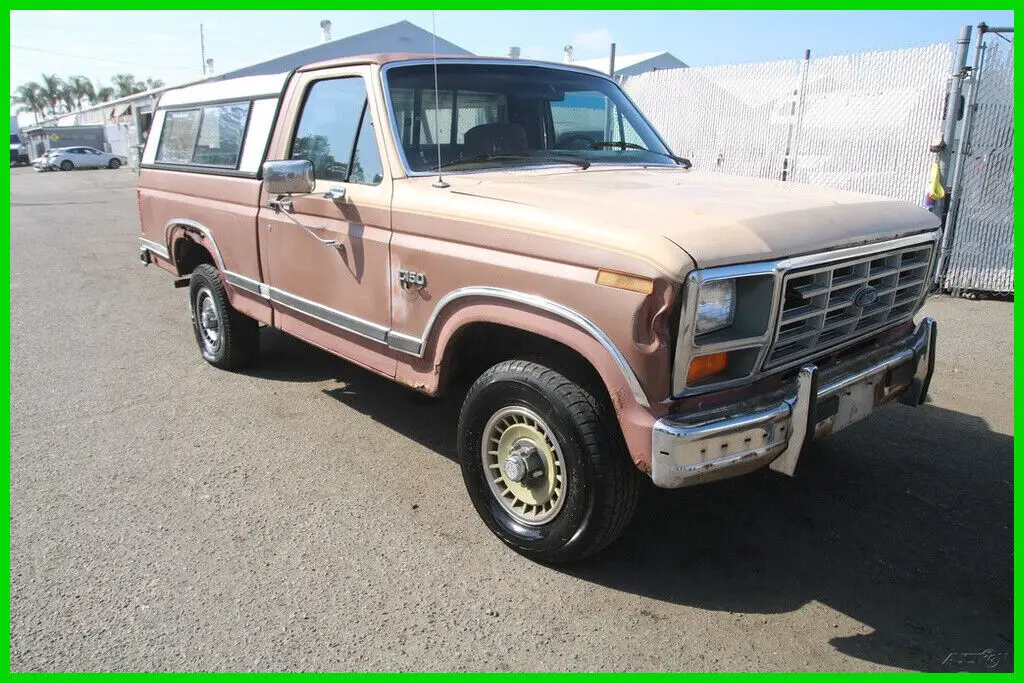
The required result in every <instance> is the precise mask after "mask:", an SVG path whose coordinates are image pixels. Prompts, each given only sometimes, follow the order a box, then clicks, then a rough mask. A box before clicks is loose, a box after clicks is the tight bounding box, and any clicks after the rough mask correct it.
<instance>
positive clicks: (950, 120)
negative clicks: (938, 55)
mask: <svg viewBox="0 0 1024 683" xmlns="http://www.w3.org/2000/svg"><path fill="white" fill-rule="evenodd" d="M970 44H971V27H970V26H964V27H963V28H961V29H960V38H959V39H958V40H957V41H956V57H955V58H954V60H953V73H952V74H951V75H950V83H949V93H948V95H947V97H946V120H945V121H944V122H943V124H944V125H943V127H942V141H941V142H940V144H939V147H940V151H939V168H940V169H941V170H942V177H943V178H945V179H947V180H948V179H949V178H950V175H949V171H950V162H951V161H952V160H953V138H954V137H955V136H956V123H957V121H958V120H959V118H960V114H961V113H962V112H960V93H961V92H962V90H963V83H964V77H965V76H966V66H967V48H968V46H969V45H970ZM946 189H947V190H948V189H949V184H948V183H947V184H946ZM943 204H945V205H946V206H947V207H948V205H949V201H948V200H947V201H945V202H943Z"/></svg>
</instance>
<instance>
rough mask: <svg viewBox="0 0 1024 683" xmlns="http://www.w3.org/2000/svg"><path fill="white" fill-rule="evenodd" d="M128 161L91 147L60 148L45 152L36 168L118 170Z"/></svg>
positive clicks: (117, 155)
mask: <svg viewBox="0 0 1024 683" xmlns="http://www.w3.org/2000/svg"><path fill="white" fill-rule="evenodd" d="M126 163H128V160H127V159H126V158H125V157H123V156H121V155H119V154H110V153H109V152H101V151H99V150H98V149H93V148H92V147H60V148H57V149H51V150H49V151H47V153H46V154H45V155H43V157H42V158H41V159H39V161H37V162H36V168H38V169H39V170H48V169H54V170H56V169H60V170H62V171H73V170H74V169H76V168H120V167H121V166H122V165H124V164H126Z"/></svg>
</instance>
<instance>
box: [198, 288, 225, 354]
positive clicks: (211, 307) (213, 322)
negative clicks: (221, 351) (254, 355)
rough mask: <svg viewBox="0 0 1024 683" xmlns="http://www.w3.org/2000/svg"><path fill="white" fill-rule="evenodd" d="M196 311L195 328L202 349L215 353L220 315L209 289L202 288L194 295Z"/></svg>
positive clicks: (221, 331)
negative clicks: (197, 331)
mask: <svg viewBox="0 0 1024 683" xmlns="http://www.w3.org/2000/svg"><path fill="white" fill-rule="evenodd" d="M195 307H196V311H198V320H197V323H198V324H197V326H196V328H197V329H198V330H199V338H200V341H201V342H202V344H203V350H204V351H206V352H207V353H211V354H212V353H216V352H217V349H218V348H220V340H221V335H222V333H223V330H221V321H220V315H219V314H218V313H217V306H216V304H214V303H213V294H212V293H211V292H210V290H209V289H207V288H205V287H204V288H203V289H201V290H199V294H197V295H196V304H195Z"/></svg>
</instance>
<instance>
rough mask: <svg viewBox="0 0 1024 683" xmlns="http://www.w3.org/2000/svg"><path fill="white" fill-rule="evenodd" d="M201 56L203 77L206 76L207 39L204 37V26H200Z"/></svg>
mask: <svg viewBox="0 0 1024 683" xmlns="http://www.w3.org/2000/svg"><path fill="white" fill-rule="evenodd" d="M199 54H200V55H202V59H203V62H202V63H203V75H204V76H205V75H206V39H205V38H204V37H203V25H202V24H199Z"/></svg>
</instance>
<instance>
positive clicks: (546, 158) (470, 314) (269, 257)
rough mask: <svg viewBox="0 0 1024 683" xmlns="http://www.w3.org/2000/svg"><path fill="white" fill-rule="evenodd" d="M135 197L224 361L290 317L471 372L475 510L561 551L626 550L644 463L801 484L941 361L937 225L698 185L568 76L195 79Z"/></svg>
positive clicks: (924, 217)
mask: <svg viewBox="0 0 1024 683" xmlns="http://www.w3.org/2000/svg"><path fill="white" fill-rule="evenodd" d="M681 106H685V103H682V104H681ZM138 195H139V212H140V214H141V222H142V238H141V239H142V241H141V257H142V260H143V262H144V263H147V264H148V263H156V264H157V265H159V266H160V267H161V268H164V269H166V270H168V271H170V272H171V273H173V274H174V275H175V276H177V277H178V278H185V277H189V278H190V279H189V280H188V281H187V283H186V281H185V280H179V283H180V284H181V285H185V284H188V285H189V301H190V305H191V312H192V325H193V327H194V330H195V338H196V341H197V343H198V346H199V350H200V352H201V353H202V355H203V357H204V358H205V359H206V360H207V361H209V363H211V364H212V365H214V366H216V367H219V368H225V369H232V368H240V367H242V366H244V365H246V364H247V363H251V362H253V361H254V360H255V358H256V355H257V351H258V348H259V344H258V337H259V331H260V327H262V326H273V327H276V328H278V329H280V330H283V331H284V332H287V333H289V334H292V335H294V336H296V337H298V338H300V339H303V340H305V341H307V342H309V343H310V344H313V345H315V346H318V347H320V348H322V349H326V350H327V351H329V352H331V353H333V354H336V355H338V356H340V357H342V358H345V359H347V360H348V361H351V362H352V363H356V364H358V365H360V366H362V367H364V368H368V369H370V370H372V371H374V372H376V373H379V374H380V375H383V376H385V377H388V378H391V379H393V380H395V381H397V382H400V383H402V384H405V385H407V386H409V387H411V388H413V389H415V390H417V391H420V392H423V393H425V394H429V395H437V394H440V393H441V392H443V391H445V390H446V389H451V390H454V389H456V388H461V389H464V388H465V387H466V386H468V387H469V388H468V391H467V392H466V394H465V399H464V403H463V407H462V412H461V416H460V418H459V425H458V451H459V453H458V456H459V459H460V462H461V467H462V473H463V477H464V480H465V484H466V488H467V489H468V491H469V495H470V498H471V499H472V501H473V504H474V506H475V507H476V509H477V511H478V512H479V513H480V516H481V517H482V518H483V520H484V522H485V523H486V524H487V525H488V527H490V529H491V530H492V531H493V532H494V533H495V534H496V535H497V536H498V537H499V538H501V539H502V540H503V541H504V542H506V543H508V544H509V545H510V546H512V547H513V548H515V549H516V550H518V551H519V552H521V553H523V554H525V555H527V556H529V557H532V558H536V559H538V560H543V561H565V560H572V559H577V558H581V557H585V556H588V555H590V554H592V553H594V552H596V551H597V550H599V549H601V548H603V547H604V546H606V545H608V544H609V543H611V542H612V541H613V540H614V539H615V538H616V537H617V536H618V535H619V534H620V533H621V532H622V530H623V529H624V528H625V526H626V525H627V523H628V522H629V520H630V518H631V517H632V515H633V512H634V509H635V503H636V499H637V496H638V491H639V487H640V486H641V484H642V480H643V479H644V477H646V478H648V479H650V480H652V481H653V483H654V484H655V485H657V486H661V487H669V488H672V487H682V486H688V485H692V484H699V483H703V482H707V481H711V480H714V479H718V478H722V477H728V476H733V475H736V474H742V473H745V472H749V471H752V470H754V469H756V468H759V467H762V466H765V465H770V466H771V467H772V468H773V469H775V470H778V471H780V472H784V473H786V474H792V473H793V470H794V468H795V466H796V463H797V458H798V456H799V455H800V453H801V450H802V449H803V447H804V446H805V444H806V443H807V442H808V441H809V440H810V439H812V438H814V437H815V436H822V435H825V434H829V433H832V432H834V431H836V430H839V429H841V428H843V427H845V426H847V425H849V424H851V423H853V422H854V421H856V420H858V419H860V418H862V417H864V416H865V415H867V414H868V413H870V412H871V411H872V410H874V409H875V408H877V407H879V406H880V405H882V404H883V403H886V402H888V401H890V400H893V399H896V398H899V399H901V400H902V401H904V402H905V403H909V404H912V405H917V404H920V403H921V402H922V401H923V400H924V397H925V393H926V391H927V389H928V383H929V380H930V378H931V374H932V369H933V364H934V362H933V354H934V345H935V324H934V322H933V321H932V320H930V319H928V318H924V319H922V320H920V322H918V323H916V324H915V322H914V316H915V314H916V313H917V311H918V310H919V309H920V307H921V305H922V303H923V301H924V298H925V296H926V295H927V293H928V291H929V289H930V282H931V271H932V264H933V260H934V256H935V240H936V236H937V228H938V225H939V222H938V220H937V219H936V218H935V217H934V216H933V215H932V214H930V213H928V212H926V211H925V210H924V209H922V208H919V207H916V206H913V205H910V204H906V203H900V202H895V201H890V200H887V199H883V198H879V197H871V196H864V195H857V194H850V193H843V192H836V191H830V190H824V189H816V188H811V187H806V186H800V185H796V184H792V183H782V182H766V181H757V180H750V179H740V178H731V177H727V176H722V175H707V174H704V173H700V172H698V171H695V170H690V162H689V161H688V160H686V159H683V158H680V157H677V156H675V155H674V154H673V153H672V151H671V150H669V148H668V146H667V145H666V144H665V142H664V141H663V140H662V139H661V138H660V137H659V135H658V133H657V132H656V131H655V130H654V129H653V127H652V126H651V125H650V124H649V123H648V122H647V121H646V120H645V119H644V117H643V115H642V114H641V113H640V112H639V111H638V110H637V108H636V106H635V105H634V104H633V103H632V102H631V101H630V100H629V98H628V97H627V96H626V95H625V94H624V93H623V91H622V90H621V89H620V88H619V86H618V85H617V84H616V83H615V81H613V80H611V79H609V78H608V77H606V76H604V75H602V74H599V73H596V72H594V71H590V70H588V69H583V68H576V67H573V66H571V65H561V64H546V63H538V62H527V61H519V60H506V59H472V58H470V59H467V58H462V57H459V58H437V59H436V60H435V59H432V58H431V57H429V56H427V57H424V56H416V55H372V56H366V57H358V58H348V59H343V60H337V61H331V62H322V63H318V64H311V65H309V66H306V67H303V68H301V69H298V70H297V71H295V72H293V73H288V74H280V75H272V76H253V77H247V78H239V79H235V80H229V81H222V82H210V83H202V84H199V85H194V86H190V87H185V88H181V89H178V90H172V91H169V92H167V93H165V94H164V95H163V97H162V99H161V100H160V103H159V107H158V110H157V112H156V114H155V116H154V120H153V126H152V130H151V132H150V135H149V138H148V143H147V145H146V148H145V151H144V154H143V158H142V169H141V173H140V181H139V189H138ZM264 362H273V361H272V360H266V361H264ZM383 457H387V456H386V455H385V456H383Z"/></svg>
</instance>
